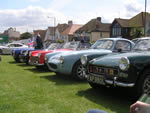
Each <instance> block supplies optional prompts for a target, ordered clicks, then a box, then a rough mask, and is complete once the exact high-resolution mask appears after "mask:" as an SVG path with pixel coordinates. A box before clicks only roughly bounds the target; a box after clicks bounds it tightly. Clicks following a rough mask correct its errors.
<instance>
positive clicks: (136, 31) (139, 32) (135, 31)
mask: <svg viewBox="0 0 150 113" xmlns="http://www.w3.org/2000/svg"><path fill="white" fill-rule="evenodd" d="M143 35H144V30H143V29H142V28H138V27H136V28H132V29H131V32H130V36H131V37H132V38H140V37H142V36H143Z"/></svg>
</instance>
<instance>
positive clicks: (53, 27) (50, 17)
mask: <svg viewBox="0 0 150 113" xmlns="http://www.w3.org/2000/svg"><path fill="white" fill-rule="evenodd" d="M47 18H52V19H54V26H53V30H54V38H55V26H56V18H55V17H50V16H47Z"/></svg>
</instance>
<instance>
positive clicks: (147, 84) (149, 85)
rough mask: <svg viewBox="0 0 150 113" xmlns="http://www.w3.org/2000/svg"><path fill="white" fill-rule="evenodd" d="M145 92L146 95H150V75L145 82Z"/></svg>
mask: <svg viewBox="0 0 150 113" xmlns="http://www.w3.org/2000/svg"><path fill="white" fill-rule="evenodd" d="M143 92H144V93H146V94H150V75H148V76H147V77H146V78H145V80H144V83H143Z"/></svg>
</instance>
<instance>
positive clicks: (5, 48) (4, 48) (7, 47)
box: [0, 43, 28, 54]
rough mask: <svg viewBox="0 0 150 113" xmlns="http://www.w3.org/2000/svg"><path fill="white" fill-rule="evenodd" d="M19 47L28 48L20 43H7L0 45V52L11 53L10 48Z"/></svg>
mask: <svg viewBox="0 0 150 113" xmlns="http://www.w3.org/2000/svg"><path fill="white" fill-rule="evenodd" d="M19 48H28V46H27V45H24V44H21V43H8V44H7V45H5V46H0V54H11V50H12V49H19Z"/></svg>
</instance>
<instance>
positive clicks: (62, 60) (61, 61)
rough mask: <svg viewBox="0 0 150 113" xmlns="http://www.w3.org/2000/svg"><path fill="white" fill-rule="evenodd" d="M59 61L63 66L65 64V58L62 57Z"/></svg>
mask: <svg viewBox="0 0 150 113" xmlns="http://www.w3.org/2000/svg"><path fill="white" fill-rule="evenodd" d="M59 61H60V63H61V64H63V63H64V57H63V56H60V57H59Z"/></svg>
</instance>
